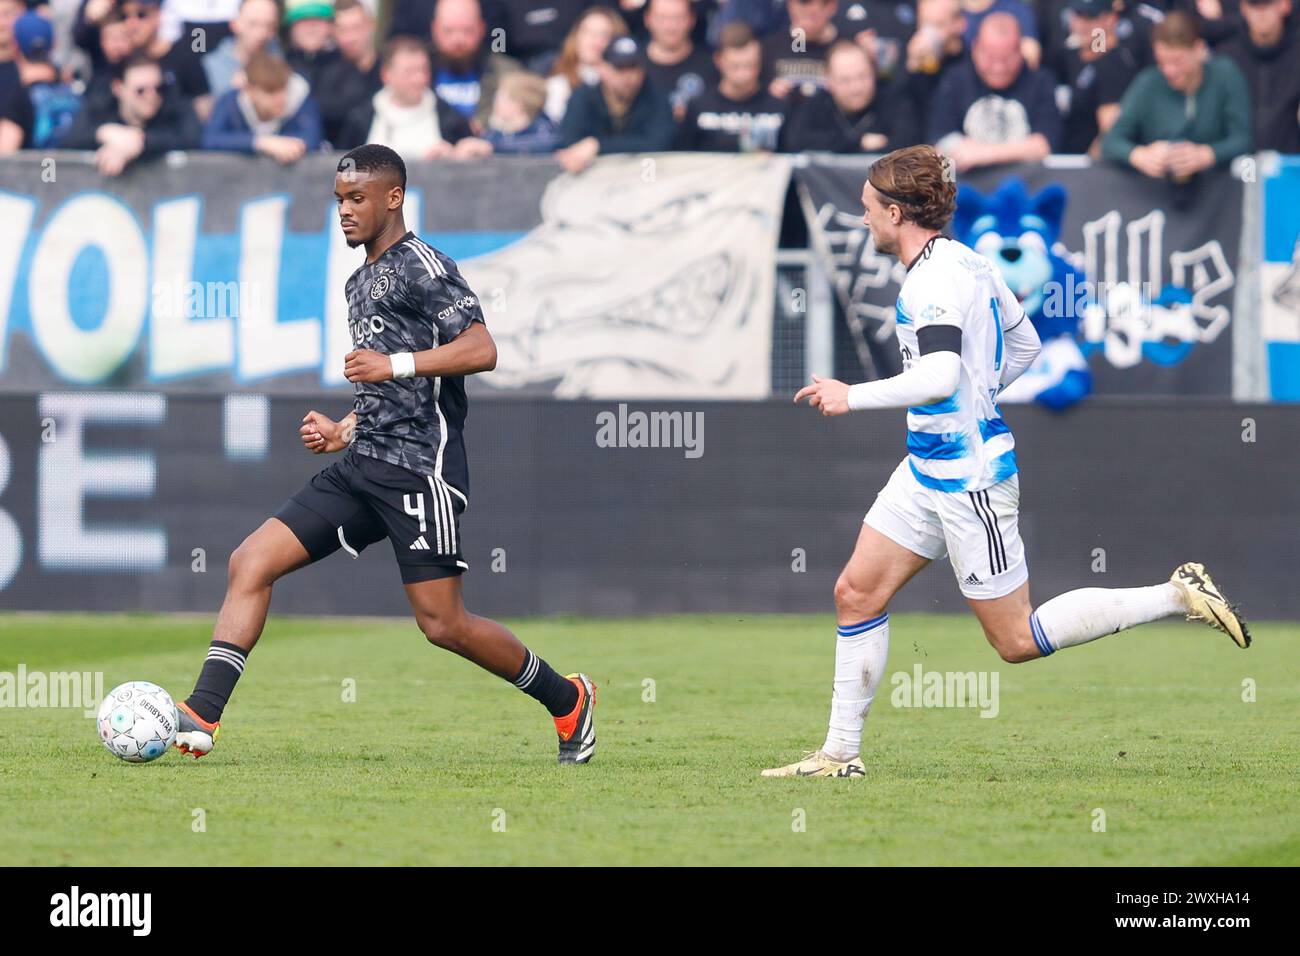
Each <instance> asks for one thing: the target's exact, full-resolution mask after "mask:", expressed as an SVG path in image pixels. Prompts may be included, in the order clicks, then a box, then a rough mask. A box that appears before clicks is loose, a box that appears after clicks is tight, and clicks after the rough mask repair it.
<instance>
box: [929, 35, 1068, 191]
mask: <svg viewBox="0 0 1300 956" xmlns="http://www.w3.org/2000/svg"><path fill="white" fill-rule="evenodd" d="M930 140H931V142H933V143H934V144H935V146H937V147H938V149H939V150H940V151H941V152H943V153H945V154H947V155H948V156H949V157H950V158H951V159H952V160H953V162H954V163H955V164H956V166H957V168H958V169H959V170H963V169H973V168H975V167H977V166H989V165H992V164H995V163H1017V162H1035V161H1037V160H1040V159H1042V158H1043V157H1044V156H1047V155H1048V154H1050V153H1051V152H1053V151H1054V150H1056V149H1057V147H1058V146H1059V144H1060V142H1061V114H1060V112H1059V111H1058V110H1057V108H1056V90H1055V83H1054V82H1053V80H1052V78H1051V77H1050V76H1048V75H1047V74H1046V73H1044V72H1042V71H1041V70H1031V69H1030V68H1029V66H1028V65H1027V64H1026V63H1025V58H1024V54H1023V53H1022V52H1021V48H1020V26H1019V24H1018V23H1017V22H1016V18H1015V17H1014V16H1012V15H1011V14H1009V13H990V14H988V15H987V16H985V17H984V19H983V20H982V21H981V22H980V29H979V33H978V34H976V37H975V42H974V43H973V44H972V45H971V59H970V62H969V63H963V64H961V65H960V66H958V67H956V68H955V69H953V70H951V71H950V72H949V73H948V75H947V76H945V77H944V79H943V82H942V83H940V84H939V90H938V93H937V94H936V96H935V102H934V103H933V104H932V105H931V113H930Z"/></svg>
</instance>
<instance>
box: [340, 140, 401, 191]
mask: <svg viewBox="0 0 1300 956" xmlns="http://www.w3.org/2000/svg"><path fill="white" fill-rule="evenodd" d="M384 170H392V172H393V174H394V175H395V176H396V177H397V182H398V185H400V186H401V187H402V188H403V189H405V188H406V163H404V162H402V157H401V156H398V155H397V153H395V152H394V151H393V150H391V149H389V148H388V147H387V146H380V145H379V144H378V143H367V144H366V145H365V146H358V147H357V148H356V149H354V150H350V151H349V152H347V153H344V154H343V158H342V159H340V160H339V165H338V169H337V170H336V172H339V173H343V174H345V175H346V174H347V173H379V172H382V171H384Z"/></svg>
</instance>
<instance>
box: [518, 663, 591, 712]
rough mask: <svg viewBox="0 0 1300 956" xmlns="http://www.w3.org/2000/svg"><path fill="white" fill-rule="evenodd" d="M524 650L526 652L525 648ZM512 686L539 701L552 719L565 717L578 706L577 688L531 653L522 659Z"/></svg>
mask: <svg viewBox="0 0 1300 956" xmlns="http://www.w3.org/2000/svg"><path fill="white" fill-rule="evenodd" d="M524 650H526V651H528V649H527V648H524ZM513 683H514V685H515V686H516V687H518V688H519V689H520V690H522V691H523V692H524V693H525V694H527V695H528V696H529V697H531V698H533V699H534V700H537V701H540V702H541V704H542V706H543V707H545V708H546V709H547V710H549V711H550V712H551V716H552V717H565V716H567V715H568V714H571V713H573V708H575V707H577V706H578V688H577V686H576V685H575V684H574V683H573V681H571V680H569V679H568V678H565V677H561V676H560V675H559V674H557V673H555V671H553V670H551V665H550V664H548V663H546V661H544V660H542V659H541V658H540V657H538V656H537V655H536V654H534V653H533V652H532V651H528V655H527V656H526V657H525V658H524V666H523V667H521V668H520V669H519V673H518V674H517V675H515V679H514V681H513Z"/></svg>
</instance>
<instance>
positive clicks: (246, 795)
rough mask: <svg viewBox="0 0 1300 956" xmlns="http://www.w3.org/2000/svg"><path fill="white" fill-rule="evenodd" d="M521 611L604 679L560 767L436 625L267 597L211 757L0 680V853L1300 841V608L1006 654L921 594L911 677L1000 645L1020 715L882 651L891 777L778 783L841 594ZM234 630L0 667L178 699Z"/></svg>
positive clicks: (1206, 857)
mask: <svg viewBox="0 0 1300 956" xmlns="http://www.w3.org/2000/svg"><path fill="white" fill-rule="evenodd" d="M509 623H510V624H511V626H512V627H514V628H515V630H516V632H517V633H518V634H519V635H520V637H521V638H522V639H523V640H524V641H525V642H526V643H528V644H529V645H530V646H532V647H533V648H534V649H535V650H536V651H537V652H538V653H539V654H540V655H541V656H543V657H545V658H546V659H547V660H549V661H550V662H551V663H552V664H554V665H555V666H556V668H557V669H560V670H561V671H569V670H576V669H583V670H586V671H587V672H588V673H590V674H591V675H592V677H593V678H594V679H595V680H596V681H597V682H598V684H599V685H600V690H599V695H598V702H599V706H598V709H597V718H598V721H599V723H598V728H599V750H598V753H597V757H596V759H595V761H594V762H593V763H591V764H590V765H589V766H586V767H567V768H560V767H557V766H556V764H555V738H554V734H553V731H552V728H551V724H550V722H549V720H547V719H546V714H545V713H544V711H542V709H541V707H540V706H539V705H537V704H536V703H534V702H533V701H532V700H530V699H528V698H526V697H524V696H523V695H522V694H520V693H518V692H517V691H515V690H514V689H512V688H511V687H510V686H509V685H508V684H506V683H504V682H502V681H500V680H497V679H496V678H493V677H491V676H489V675H487V674H484V673H482V672H480V671H478V670H477V669H476V668H475V667H474V666H473V665H471V664H469V663H467V662H465V661H463V660H460V659H459V658H456V657H454V656H452V655H450V654H448V653H446V652H444V651H440V650H438V649H436V648H433V647H430V646H429V645H428V644H426V643H425V641H424V639H423V638H422V636H421V635H420V634H419V633H418V632H417V630H416V628H415V626H414V625H413V624H412V623H409V622H404V621H396V620H340V619H328V620H327V619H322V620H315V619H303V618H276V617H273V618H272V620H271V622H270V624H269V626H268V628H267V632H266V634H265V635H264V637H263V640H262V642H261V644H260V645H259V646H258V648H257V649H256V650H255V651H254V652H253V654H252V655H251V657H250V659H249V667H248V671H247V673H246V675H245V676H244V678H243V680H242V681H241V683H240V685H239V688H238V690H237V691H236V693H235V697H234V700H233V702H232V704H231V706H230V708H229V709H228V710H227V712H226V716H225V720H224V722H223V729H222V733H223V736H222V739H221V741H220V743H219V744H218V746H217V748H216V750H215V751H214V752H213V753H212V754H211V755H209V756H207V757H205V758H203V759H202V760H200V761H194V760H192V759H189V758H183V757H182V756H181V755H180V754H179V753H177V752H176V751H174V750H173V751H172V752H170V753H169V754H168V755H166V756H165V757H163V758H162V759H160V760H158V761H156V762H154V763H152V764H148V765H143V766H141V765H130V764H126V763H123V762H121V761H118V760H116V759H114V758H113V757H112V756H110V755H109V754H108V752H107V751H105V750H104V749H103V747H102V746H101V745H100V743H99V741H98V739H97V737H96V734H95V728H94V721H93V720H92V719H87V718H85V717H84V716H82V713H81V711H80V710H79V709H33V708H28V709H19V708H14V707H4V708H0V807H3V811H2V813H0V835H2V836H3V839H2V840H0V865H15V864H19V865H25V864H42V865H61V864H69V865H83V864H84V865H140V864H162V865H187V864H240V865H248V864H298V865H331V864H561V863H591V864H781V865H806V864H873V865H874V864H922V865H928V864H939V865H948V864H1049V865H1050V864H1084V865H1112V864H1137V865H1144V864H1186V865H1201V864H1210V865H1261V864H1262V865H1278V864H1287V865H1296V864H1297V863H1300V784H1298V783H1297V775H1296V767H1297V741H1298V740H1300V735H1298V734H1297V729H1298V728H1297V722H1298V720H1297V715H1300V655H1297V654H1296V651H1297V649H1300V625H1297V624H1267V623H1265V624H1260V625H1258V626H1257V627H1256V629H1255V635H1256V641H1255V646H1254V647H1252V648H1251V649H1250V650H1248V651H1240V650H1238V649H1236V648H1235V647H1233V646H1232V645H1231V643H1230V642H1229V641H1228V640H1227V638H1225V637H1223V636H1222V635H1219V634H1216V633H1214V632H1212V631H1210V630H1209V629H1207V628H1204V627H1200V626H1193V625H1188V624H1181V623H1179V622H1170V623H1163V624H1160V625H1149V626H1146V627H1143V628H1140V629H1137V630H1135V631H1132V632H1129V633H1127V634H1123V635H1119V636H1116V637H1111V638H1107V639H1104V640H1101V641H1098V642H1096V643H1093V644H1090V645H1087V646H1086V647H1082V648H1075V649H1072V650H1067V651H1064V652H1062V653H1060V654H1058V655H1056V656H1054V657H1053V658H1051V659H1050V660H1047V661H1037V662H1034V663H1031V664H1022V665H1014V666H1013V665H1009V664H1005V663H1003V662H1002V661H1000V660H999V659H998V658H997V656H996V655H995V654H994V653H993V651H992V650H991V649H990V648H989V647H988V646H987V645H986V644H985V642H984V640H983V637H982V636H981V634H980V632H979V628H978V625H977V624H976V622H975V621H974V619H973V618H969V617H947V616H927V615H903V614H899V615H896V616H894V617H893V619H892V621H891V648H890V659H889V674H890V675H893V674H894V673H896V672H899V671H907V672H911V671H912V670H913V667H914V665H916V664H917V663H919V664H921V665H922V667H923V668H925V669H926V670H927V671H928V670H936V671H988V672H994V671H996V672H997V674H998V675H999V691H1000V700H999V705H1000V706H999V713H998V715H997V716H996V717H995V718H992V719H989V718H981V717H980V716H979V713H978V711H977V710H976V709H958V708H946V709H944V708H922V709H905V708H901V707H895V706H892V704H891V699H890V698H891V694H892V685H891V683H890V677H889V676H887V678H886V683H885V684H883V685H882V688H881V691H880V692H879V693H878V695H877V699H876V703H875V705H874V708H873V711H872V714H871V717H870V719H869V721H868V723H867V733H866V738H865V741H864V753H865V755H866V757H867V760H868V763H869V766H870V772H869V776H868V777H866V778H865V779H853V780H763V779H759V777H758V776H757V774H758V770H759V769H760V768H762V767H765V766H770V765H773V764H775V763H778V762H779V763H785V762H788V761H789V760H791V759H793V758H795V757H797V756H798V754H799V752H800V751H801V750H802V749H805V748H809V747H813V746H816V745H817V744H819V743H820V742H821V739H822V736H823V735H824V732H825V721H826V716H827V712H828V709H829V694H830V684H831V668H832V650H833V645H834V628H833V622H832V621H831V619H830V618H829V616H817V617H813V616H741V615H713V616H689V617H661V618H648V619H636V620H592V619H575V620H566V619H548V620H528V621H511V622H509ZM210 628H211V619H210V618H204V617H168V616H85V615H79V616H64V615H57V616H54V615H44V616H42V615H25V614H24V615H4V616H0V671H8V672H14V671H16V669H17V667H18V665H19V664H20V663H21V664H24V665H25V666H26V668H27V670H28V671H29V672H31V671H46V672H50V671H73V670H76V671H102V672H103V673H104V681H105V689H106V690H107V689H110V688H111V687H113V686H114V685H116V684H117V683H120V682H122V681H126V680H133V679H144V680H153V681H156V682H158V683H160V684H162V685H163V686H165V687H167V688H168V689H169V690H170V691H171V692H172V693H173V694H175V695H177V696H180V697H183V696H185V694H187V693H188V691H189V689H190V687H191V686H192V682H193V679H194V676H195V673H196V668H197V667H198V666H199V665H200V663H201V661H202V657H203V654H204V651H205V648H206V646H207V643H208V639H209V635H210ZM1247 679H1250V680H1251V681H1253V682H1254V685H1255V700H1254V701H1253V702H1247V701H1243V699H1242V697H1243V681H1246V680H1247ZM347 680H352V681H355V688H356V699H355V702H345V701H344V700H343V697H344V687H345V681H347ZM648 680H649V681H653V685H649V684H647V683H646V681H648ZM651 690H653V694H652V695H651V693H650V691H651ZM650 696H653V701H648V700H647V699H646V698H648V697H650ZM199 810H201V811H202V814H197V813H196V811H199ZM1098 810H1100V811H1103V812H1104V814H1105V818H1104V822H1105V830H1104V832H1097V831H1096V830H1095V829H1094V827H1095V826H1096V823H1097V821H1099V820H1100V819H1101V818H1100V816H1099V814H1098V813H1097V812H1096V811H1098ZM200 819H201V820H202V822H203V823H204V824H205V827H204V828H203V829H202V832H195V830H196V825H197V824H196V821H199V820H200Z"/></svg>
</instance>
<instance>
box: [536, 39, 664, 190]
mask: <svg viewBox="0 0 1300 956" xmlns="http://www.w3.org/2000/svg"><path fill="white" fill-rule="evenodd" d="M645 63H646V60H645V52H644V51H643V50H642V49H641V44H639V43H637V41H636V40H634V39H632V37H619V38H618V39H617V40H615V41H614V42H613V43H611V44H610V45H609V46H608V47H607V48H606V49H605V62H604V63H602V64H601V67H600V84H599V85H597V86H580V87H578V88H577V89H576V90H574V91H573V96H571V97H570V98H569V108H568V109H567V110H566V111H565V113H564V122H563V123H561V124H560V146H561V148H560V149H559V150H558V151H557V152H556V154H555V157H556V159H558V160H559V161H560V165H561V166H563V167H564V168H565V169H566V170H568V171H569V172H571V173H580V172H582V171H583V170H584V169H586V168H587V167H588V166H590V165H591V164H592V162H594V161H595V159H596V157H597V156H598V155H600V154H602V153H649V152H655V151H656V150H664V149H668V148H670V147H671V146H672V142H673V113H672V107H670V106H669V105H668V98H667V97H666V96H664V95H663V94H662V93H660V92H659V91H658V90H656V89H654V88H653V87H652V86H650V84H649V83H647V82H646V75H645Z"/></svg>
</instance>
